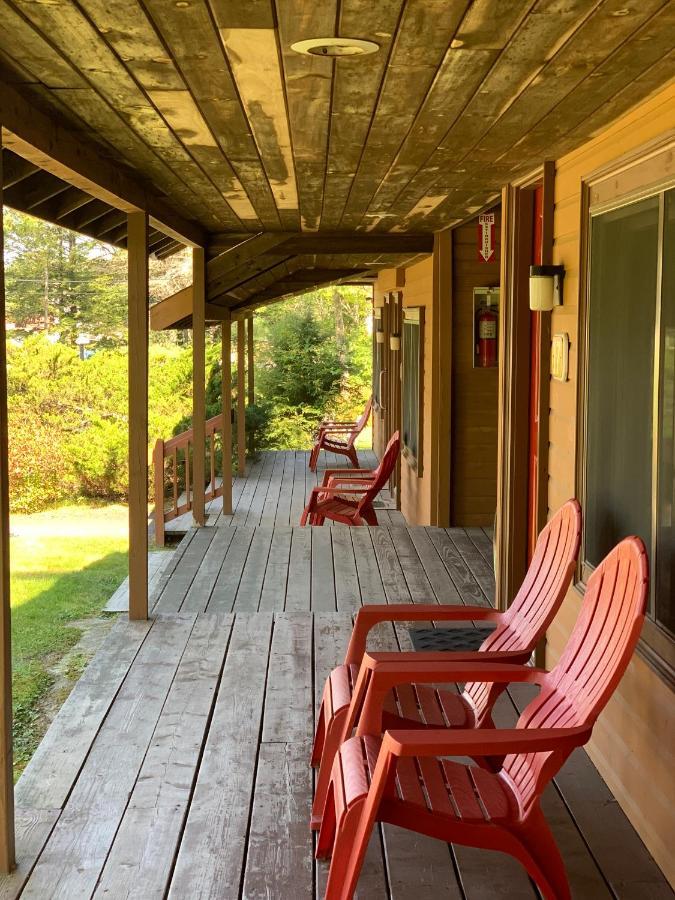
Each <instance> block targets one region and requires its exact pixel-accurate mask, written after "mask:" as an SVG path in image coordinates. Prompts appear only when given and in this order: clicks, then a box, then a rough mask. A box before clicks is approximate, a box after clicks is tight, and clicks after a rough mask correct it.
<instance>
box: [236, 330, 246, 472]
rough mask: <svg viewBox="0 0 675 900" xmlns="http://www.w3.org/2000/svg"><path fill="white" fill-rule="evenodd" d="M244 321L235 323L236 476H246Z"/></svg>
mask: <svg viewBox="0 0 675 900" xmlns="http://www.w3.org/2000/svg"><path fill="white" fill-rule="evenodd" d="M245 370H246V321H245V320H244V319H239V321H238V323H237V474H238V475H239V477H240V478H241V477H242V476H243V475H245V474H246V378H245V376H246V371H245Z"/></svg>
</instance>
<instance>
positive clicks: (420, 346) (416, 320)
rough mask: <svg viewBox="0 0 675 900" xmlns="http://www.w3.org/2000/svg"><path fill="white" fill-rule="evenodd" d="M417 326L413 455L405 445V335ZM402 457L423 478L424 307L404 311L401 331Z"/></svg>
mask: <svg viewBox="0 0 675 900" xmlns="http://www.w3.org/2000/svg"><path fill="white" fill-rule="evenodd" d="M410 324H413V325H415V324H416V325H417V326H418V328H419V332H418V338H417V371H418V379H417V381H418V397H417V453H413V451H412V449H411V448H410V447H408V445H407V444H406V443H405V428H404V424H405V402H404V400H405V397H406V391H405V361H406V352H405V334H406V327H405V326H406V325H410ZM401 407H402V408H401V456H402V458H403V459H404V460H405V461H406V463H407V464H408V465H409V466H410V468H411V469H413V470H414V471H415V472H416V473H417V477H418V478H421V477H422V474H423V471H422V458H423V445H422V435H423V433H424V307H423V306H408V307H404V309H403V323H402V329H401Z"/></svg>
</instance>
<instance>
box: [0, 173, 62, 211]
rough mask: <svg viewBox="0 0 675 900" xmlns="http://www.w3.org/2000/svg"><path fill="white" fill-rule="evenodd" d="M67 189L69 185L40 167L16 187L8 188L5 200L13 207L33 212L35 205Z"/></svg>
mask: <svg viewBox="0 0 675 900" xmlns="http://www.w3.org/2000/svg"><path fill="white" fill-rule="evenodd" d="M67 189H68V185H67V184H65V183H64V182H63V181H61V180H60V179H59V178H54V176H53V175H50V174H49V173H48V172H41V171H40V170H39V169H38V171H36V172H34V173H33V174H32V175H30V176H28V178H24V179H22V180H21V181H20V182H19V183H18V184H15V185H14V187H11V188H8V190H6V191H5V193H4V202H5V203H6V204H7V206H11V207H12V208H13V209H21V210H22V211H23V212H31V210H32V209H33V208H34V207H36V206H39V205H40V204H41V203H44V202H45V200H51V199H52V198H53V197H57V196H58V195H59V194H63V192H64V191H66V190H67Z"/></svg>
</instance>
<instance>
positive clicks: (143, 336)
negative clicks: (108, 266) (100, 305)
mask: <svg viewBox="0 0 675 900" xmlns="http://www.w3.org/2000/svg"><path fill="white" fill-rule="evenodd" d="M127 250H128V266H129V618H130V619H147V618H148V216H147V213H145V212H132V213H129V231H128V242H127Z"/></svg>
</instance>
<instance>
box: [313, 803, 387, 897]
mask: <svg viewBox="0 0 675 900" xmlns="http://www.w3.org/2000/svg"><path fill="white" fill-rule="evenodd" d="M374 824H375V811H374V810H373V812H372V813H370V814H369V813H368V803H367V800H366V797H363V798H362V799H361V800H359V801H357V802H356V803H355V804H354V805H353V806H352V807H351V808H350V809H349V810H348V811H347V812H346V813H345V814H344V815H343V817H342V821H341V822H340V823H339V825H338V828H337V834H336V837H335V842H334V844H333V857H332V859H331V861H330V872H329V873H328V883H327V885H326V893H325V896H324V900H352V898H353V897H354V892H355V891H356V885H357V883H358V880H359V875H360V874H361V868H362V867H363V860H364V859H365V856H366V851H367V849H368V843H369V841H370V836H371V834H372V833H373V826H374Z"/></svg>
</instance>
